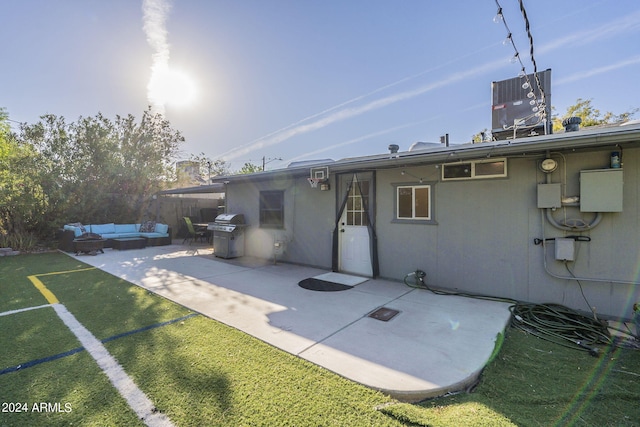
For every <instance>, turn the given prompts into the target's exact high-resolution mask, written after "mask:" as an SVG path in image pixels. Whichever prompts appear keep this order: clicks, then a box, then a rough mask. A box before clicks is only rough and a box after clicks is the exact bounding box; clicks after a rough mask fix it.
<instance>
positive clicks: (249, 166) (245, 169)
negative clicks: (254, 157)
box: [236, 162, 263, 175]
mask: <svg viewBox="0 0 640 427" xmlns="http://www.w3.org/2000/svg"><path fill="white" fill-rule="evenodd" d="M262 171H263V169H262V166H259V165H254V164H253V163H249V162H247V163H245V164H244V166H242V168H240V170H238V172H236V174H238V175H242V174H249V173H255V172H262Z"/></svg>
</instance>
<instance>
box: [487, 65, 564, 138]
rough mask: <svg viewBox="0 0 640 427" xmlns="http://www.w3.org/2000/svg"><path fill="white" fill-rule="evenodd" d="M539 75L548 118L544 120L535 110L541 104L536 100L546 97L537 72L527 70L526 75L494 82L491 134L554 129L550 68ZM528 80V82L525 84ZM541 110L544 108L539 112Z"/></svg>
mask: <svg viewBox="0 0 640 427" xmlns="http://www.w3.org/2000/svg"><path fill="white" fill-rule="evenodd" d="M538 79H539V80H540V86H541V87H542V91H543V92H544V110H546V121H545V120H541V118H540V116H539V115H538V116H536V112H535V111H533V109H534V107H536V106H538V104H537V103H536V101H539V100H541V99H543V94H542V93H541V91H540V88H539V87H538V84H537V83H536V77H535V75H534V74H528V75H527V76H526V78H525V76H524V75H523V76H522V77H520V76H519V77H514V78H512V79H508V80H502V81H499V82H492V83H491V93H492V99H491V127H492V129H491V134H492V135H493V137H494V138H495V139H497V140H504V139H514V138H519V137H523V136H531V135H545V134H550V133H551V132H552V123H551V69H550V68H549V69H546V70H544V71H542V72H539V73H538ZM527 82H529V85H527V84H525V83H527ZM529 92H533V94H534V96H533V97H530V96H531V95H529ZM542 112H543V111H542V110H541V111H540V113H542Z"/></svg>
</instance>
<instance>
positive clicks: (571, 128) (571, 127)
mask: <svg viewBox="0 0 640 427" xmlns="http://www.w3.org/2000/svg"><path fill="white" fill-rule="evenodd" d="M580 123H582V119H581V118H580V117H567V118H566V119H564V120H563V121H562V126H564V131H565V132H577V131H579V130H580Z"/></svg>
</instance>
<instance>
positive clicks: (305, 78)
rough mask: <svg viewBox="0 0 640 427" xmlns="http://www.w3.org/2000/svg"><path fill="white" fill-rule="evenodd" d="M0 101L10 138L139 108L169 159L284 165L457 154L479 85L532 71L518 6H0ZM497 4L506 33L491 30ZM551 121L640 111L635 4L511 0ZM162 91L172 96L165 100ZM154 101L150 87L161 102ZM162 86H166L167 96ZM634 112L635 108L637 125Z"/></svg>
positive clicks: (163, 0) (249, 1)
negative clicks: (581, 106)
mask: <svg viewBox="0 0 640 427" xmlns="http://www.w3.org/2000/svg"><path fill="white" fill-rule="evenodd" d="M0 5H2V9H1V10H2V16H3V20H2V21H3V24H2V26H0V40H2V42H3V52H2V53H3V56H2V66H1V67H0V76H1V77H0V85H1V90H0V107H3V108H5V109H6V111H7V113H8V114H9V118H10V119H11V120H12V122H11V123H12V125H13V127H14V129H17V126H18V123H21V122H27V123H36V122H37V121H38V120H39V117H40V116H41V115H43V114H55V115H58V116H63V117H64V118H65V119H66V120H67V122H71V121H75V120H77V119H78V118H79V117H81V116H82V117H87V116H94V115H96V114H97V113H98V112H101V113H103V114H104V115H105V116H107V117H111V118H115V116H116V115H121V116H124V115H128V114H133V115H134V116H136V117H140V116H142V113H143V112H144V111H145V110H146V109H147V108H148V106H151V107H152V108H153V110H154V111H155V112H158V113H162V114H164V116H165V117H166V119H167V120H168V121H169V122H170V123H171V126H172V127H173V128H174V129H176V130H178V131H180V132H181V133H182V135H183V136H184V137H185V139H186V141H185V143H184V144H183V145H182V147H181V154H180V157H181V158H182V159H188V158H189V157H190V156H191V155H204V156H205V157H208V158H209V159H211V160H217V159H222V160H225V161H226V162H227V163H228V164H229V166H230V167H231V169H232V170H237V169H240V168H241V167H242V166H243V165H244V164H245V163H247V162H250V163H253V164H256V165H261V164H262V162H263V159H264V161H265V163H266V168H267V169H276V168H281V167H286V166H287V165H288V164H289V163H291V162H296V161H306V160H314V159H334V160H338V159H343V158H349V157H357V156H365V155H372V154H380V153H385V152H387V147H388V146H389V144H397V145H399V146H400V150H401V151H405V150H407V149H409V147H410V145H411V144H413V143H414V142H417V141H422V142H439V140H440V136H441V135H444V134H449V138H450V141H451V143H452V144H457V143H467V142H469V141H471V138H472V136H473V135H474V134H477V133H478V132H480V131H482V130H485V129H489V130H490V129H491V82H493V81H500V80H505V79H510V78H513V77H516V76H517V75H518V73H519V71H520V70H521V68H522V66H521V65H520V64H519V63H518V62H516V63H512V62H511V61H510V58H512V57H513V56H514V53H515V50H514V48H513V46H512V45H511V44H509V43H507V44H506V45H505V44H504V43H503V42H504V40H505V39H506V38H507V34H508V33H507V29H506V28H505V25H504V22H506V24H507V26H508V27H509V29H510V30H511V33H512V39H513V42H514V44H515V46H516V49H517V52H518V53H519V57H520V58H521V60H522V63H523V65H524V67H525V71H526V72H527V73H532V72H533V64H532V62H531V58H530V44H529V39H528V37H527V33H526V31H525V20H524V18H523V15H522V13H521V11H520V8H519V4H518V1H516V0H499V1H498V2H496V1H495V0H459V1H457V2H453V1H450V0H449V1H445V0H402V1H397V0H323V1H318V0H175V1H169V0H146V1H145V2H143V0H0ZM498 5H500V6H501V7H502V14H503V17H504V21H503V22H501V21H498V22H497V23H496V22H494V17H495V16H496V13H497V11H498ZM524 6H525V11H526V14H527V17H528V20H529V24H530V31H531V35H532V37H533V41H534V43H533V47H534V58H535V61H536V64H537V69H538V71H543V70H546V69H549V68H550V69H551V95H550V96H551V104H552V107H553V112H554V113H555V114H558V115H563V114H564V113H565V111H566V110H567V107H569V106H570V105H573V104H575V103H576V100H577V99H578V98H582V99H592V103H593V106H594V107H596V108H598V109H599V110H601V111H602V112H606V111H611V112H613V113H615V114H620V113H622V112H626V111H630V110H632V109H634V108H637V107H640V85H639V84H638V76H640V2H638V1H637V0H599V1H596V0H563V1H562V2H558V1H551V0H535V1H534V0H524ZM169 89H171V90H169ZM163 90H164V92H163ZM167 91H168V92H167ZM635 117H636V118H638V114H636V116H635Z"/></svg>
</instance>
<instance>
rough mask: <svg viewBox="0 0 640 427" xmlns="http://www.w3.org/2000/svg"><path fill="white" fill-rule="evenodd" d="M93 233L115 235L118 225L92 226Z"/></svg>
mask: <svg viewBox="0 0 640 427" xmlns="http://www.w3.org/2000/svg"><path fill="white" fill-rule="evenodd" d="M91 232H92V233H96V234H113V233H115V232H116V225H115V224H114V223H110V224H91Z"/></svg>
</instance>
